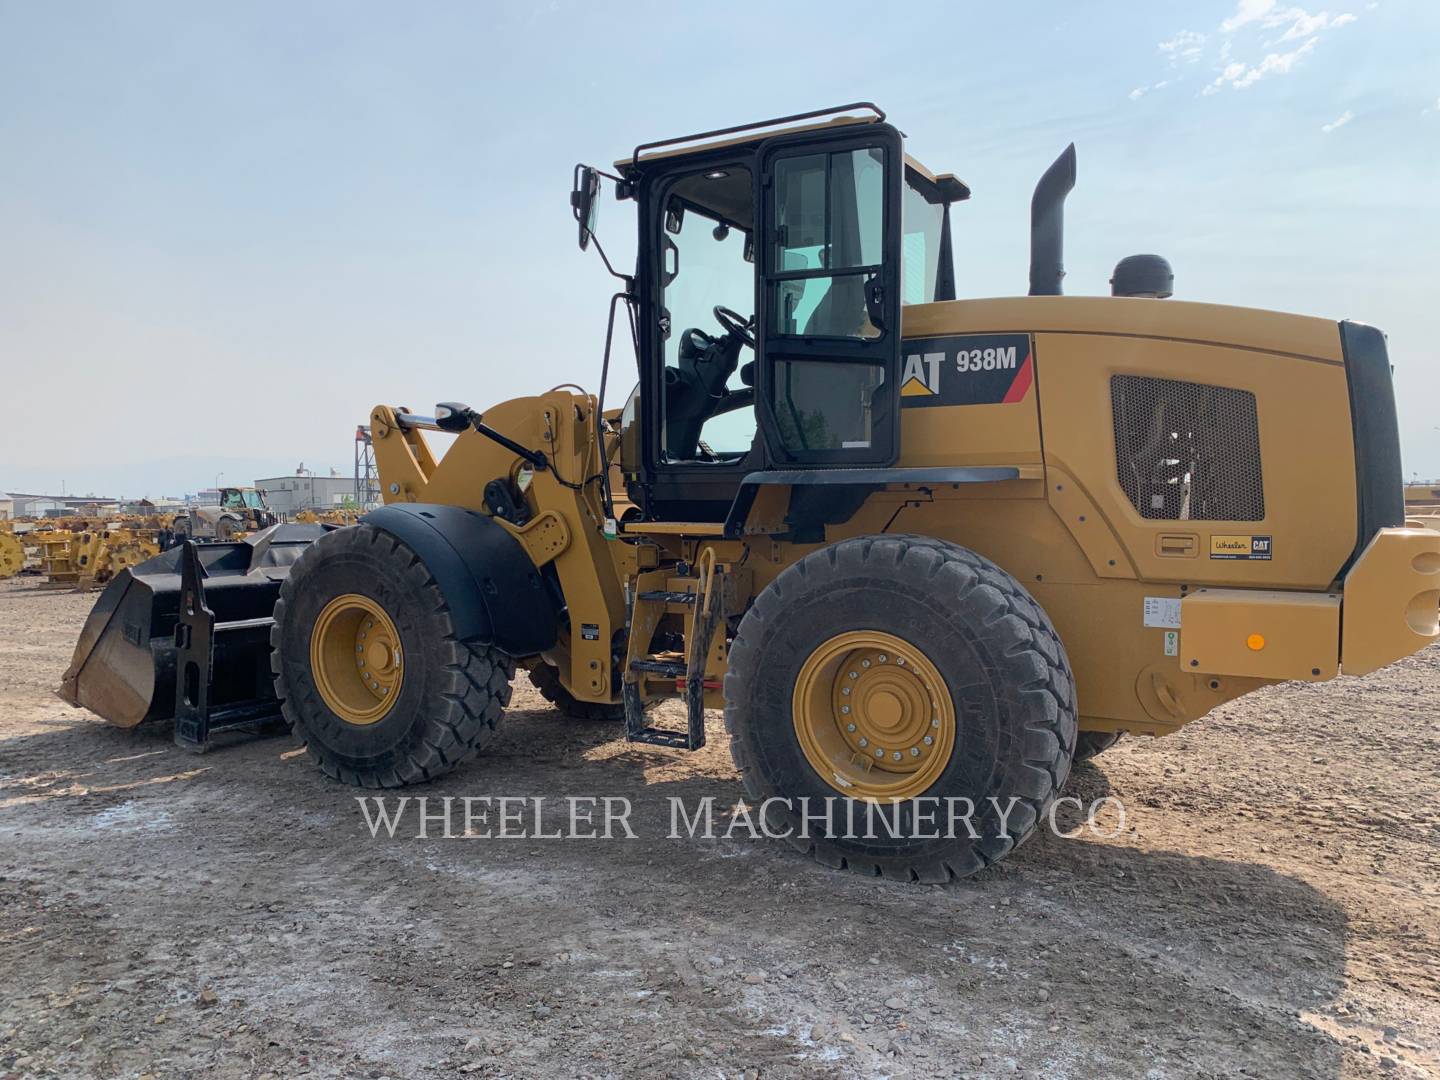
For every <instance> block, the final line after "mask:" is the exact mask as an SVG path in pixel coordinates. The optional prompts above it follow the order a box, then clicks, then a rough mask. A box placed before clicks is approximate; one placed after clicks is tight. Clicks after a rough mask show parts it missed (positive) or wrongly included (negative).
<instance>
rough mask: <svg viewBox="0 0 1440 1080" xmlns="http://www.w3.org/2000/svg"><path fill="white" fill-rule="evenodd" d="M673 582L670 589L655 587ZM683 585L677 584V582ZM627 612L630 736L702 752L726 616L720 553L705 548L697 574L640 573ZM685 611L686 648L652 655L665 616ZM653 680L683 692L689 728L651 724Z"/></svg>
mask: <svg viewBox="0 0 1440 1080" xmlns="http://www.w3.org/2000/svg"><path fill="white" fill-rule="evenodd" d="M665 584H669V585H670V586H672V587H671V588H655V587H654V586H656V585H665ZM677 584H678V585H682V586H683V587H682V588H674V587H673V586H675V585H677ZM627 614H628V616H629V617H628V620H627V621H628V624H629V629H630V633H629V637H628V640H629V649H628V651H627V654H626V661H625V670H624V672H623V674H622V676H621V700H622V701H623V702H624V706H625V738H626V739H627V740H629V741H630V742H637V743H648V744H650V745H652V746H673V747H676V748H677V749H682V750H699V749H700V748H701V747H702V746H704V745H705V691H706V690H707V689H717V688H718V684H717V683H713V682H712V683H709V684H707V683H706V681H705V670H706V667H707V666H708V664H709V659H710V650H711V648H712V647H713V645H714V643H715V632H716V630H718V629H719V627H720V622H721V620H722V619H723V618H724V614H725V589H724V570H723V568H722V567H721V566H720V565H719V564H717V563H716V561H715V553H714V552H713V551H711V550H709V549H706V550H705V551H704V552H703V553H702V555H701V558H700V562H699V565H698V566H697V568H696V572H695V575H694V577H689V578H687V577H686V576H684V574H683V573H682V574H677V573H676V570H675V569H673V568H671V569H664V570H652V571H647V572H645V573H642V574H640V575H638V576H637V577H636V579H635V592H634V595H633V597H632V599H631V602H630V610H629V612H628V613H627ZM667 614H681V615H683V616H684V620H685V635H684V636H685V649H684V651H683V653H682V652H675V651H670V652H660V653H650V652H648V651H643V650H648V649H649V648H650V644H651V640H652V639H653V637H654V635H655V628H656V627H657V626H658V625H659V623H660V620H661V618H663V617H664V616H665V615H667ZM649 681H663V682H666V683H669V684H671V685H673V686H674V687H675V689H677V690H679V691H681V692H682V694H683V696H684V700H685V730H684V731H676V730H674V729H673V728H660V727H652V726H650V725H649V724H648V723H647V721H646V716H645V688H646V683H647V682H649Z"/></svg>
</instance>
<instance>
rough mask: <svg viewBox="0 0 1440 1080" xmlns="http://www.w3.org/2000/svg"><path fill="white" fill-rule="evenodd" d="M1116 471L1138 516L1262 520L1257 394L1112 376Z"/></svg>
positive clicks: (1111, 389)
mask: <svg viewBox="0 0 1440 1080" xmlns="http://www.w3.org/2000/svg"><path fill="white" fill-rule="evenodd" d="M1110 401H1111V406H1112V409H1113V412H1114V419H1115V468H1116V471H1117V473H1118V474H1119V478H1120V486H1121V487H1122V488H1124V489H1125V494H1126V495H1127V496H1129V498H1130V501H1131V502H1132V503H1133V504H1134V505H1135V509H1136V510H1137V511H1139V513H1140V516H1141V517H1144V518H1150V519H1152V520H1158V521H1260V520H1261V519H1262V518H1264V517H1265V485H1264V481H1263V479H1262V476H1261V470H1260V425H1259V421H1258V419H1257V416H1256V410H1255V395H1254V394H1252V393H1251V392H1250V391H1248V390H1233V389H1231V388H1229V387H1225V386H1207V385H1205V384H1204V383H1191V382H1180V381H1178V380H1175V379H1152V378H1147V377H1145V376H1141V375H1115V376H1113V377H1112V378H1111V380H1110Z"/></svg>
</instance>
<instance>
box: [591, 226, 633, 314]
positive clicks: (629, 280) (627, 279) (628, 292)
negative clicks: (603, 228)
mask: <svg viewBox="0 0 1440 1080" xmlns="http://www.w3.org/2000/svg"><path fill="white" fill-rule="evenodd" d="M590 242H591V243H592V244H594V245H595V250H596V251H598V252H599V253H600V261H601V262H603V263H604V264H605V269H606V270H608V271H609V272H610V276H611V277H614V278H619V279H620V280H621V281H623V282H624V283H625V290H624V293H623V295H624V296H625V297H626V298H628V299H632V300H633V299H634V297H635V279H634V278H633V277H631V276H630V275H629V274H622V273H620V271H619V270H616V269H615V267H614V266H613V265H612V264H611V262H610V256H608V255H606V254H605V248H604V247H602V246H601V244H600V238H599V237H598V236H596V235H595V234H594V233H591V234H590Z"/></svg>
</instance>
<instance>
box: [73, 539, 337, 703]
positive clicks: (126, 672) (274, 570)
mask: <svg viewBox="0 0 1440 1080" xmlns="http://www.w3.org/2000/svg"><path fill="white" fill-rule="evenodd" d="M329 529H330V526H325V525H274V526H271V527H270V528H268V529H265V530H264V531H262V532H258V533H255V534H254V535H253V536H250V537H247V538H246V539H244V540H241V541H237V542H234V543H223V544H195V543H193V542H186V543H184V544H182V545H181V546H180V547H175V548H171V549H170V550H169V551H164V552H161V553H160V554H159V555H157V556H155V557H154V558H153V559H147V560H146V561H145V562H142V563H140V564H138V565H136V566H134V567H131V568H130V569H128V570H122V571H121V572H120V573H119V574H118V575H116V577H115V579H114V580H113V581H111V582H110V584H109V585H107V586H106V587H105V591H104V592H103V593H101V594H100V599H99V600H97V601H96V603H95V607H94V609H93V610H92V611H91V612H90V617H89V618H88V619H86V620H85V627H84V629H83V630H81V632H80V640H79V641H78V642H77V643H76V645H75V655H74V657H73V658H72V659H71V661H70V667H69V669H68V670H67V671H66V672H65V675H64V678H63V679H62V681H61V684H60V688H59V690H57V691H56V693H58V694H59V695H60V697H62V698H63V699H65V700H66V701H68V702H69V703H70V704H72V705H78V706H81V707H83V708H86V709H89V710H90V711H91V712H93V713H95V714H97V715H98V716H100V717H101V718H103V719H104V720H106V721H107V722H109V723H111V724H114V725H116V726H117V727H125V728H128V727H134V726H135V725H136V724H139V723H141V722H142V721H146V720H164V719H169V718H171V717H174V716H175V713H176V694H175V672H176V658H177V652H178V645H179V643H177V636H178V637H184V636H185V635H184V634H180V635H177V630H176V628H177V625H178V624H180V623H181V622H182V619H181V610H180V608H181V596H182V592H183V590H184V573H185V571H186V570H187V566H188V570H189V573H190V574H191V575H192V576H193V577H195V578H197V579H198V581H199V583H200V588H199V590H198V592H199V594H200V600H199V603H200V606H201V607H202V608H203V609H205V614H206V615H207V616H208V615H210V614H211V613H213V618H211V619H210V623H211V625H212V627H213V629H214V630H215V631H224V630H227V629H230V628H233V629H234V630H235V631H237V632H234V633H220V632H217V633H215V634H214V635H213V640H212V641H211V642H210V643H209V645H210V648H209V652H210V657H209V665H208V666H209V668H210V675H211V685H210V692H209V699H210V704H211V706H212V707H223V706H224V705H225V704H227V703H239V702H248V701H253V700H255V699H264V698H267V697H269V698H272V700H273V694H272V693H271V690H270V681H269V680H270V664H269V653H270V636H269V620H270V618H271V616H272V614H273V612H274V609H275V600H276V598H277V597H278V596H279V595H280V585H281V583H282V582H283V581H284V580H285V578H286V577H287V576H288V575H289V573H290V566H291V564H293V563H294V562H295V560H296V559H298V558H299V557H300V554H301V553H302V552H303V551H304V550H305V549H306V548H307V547H308V546H309V545H310V544H312V543H313V542H314V541H315V540H316V539H318V538H319V537H320V536H322V535H324V533H325V532H327V531H328V530H329ZM187 560H188V563H187ZM192 591H194V590H192Z"/></svg>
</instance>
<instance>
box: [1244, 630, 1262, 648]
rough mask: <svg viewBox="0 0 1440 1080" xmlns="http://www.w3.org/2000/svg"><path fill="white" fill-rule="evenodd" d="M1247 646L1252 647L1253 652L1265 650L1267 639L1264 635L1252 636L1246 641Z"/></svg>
mask: <svg viewBox="0 0 1440 1080" xmlns="http://www.w3.org/2000/svg"><path fill="white" fill-rule="evenodd" d="M1245 644H1246V645H1249V646H1250V649H1251V651H1252V652H1259V651H1260V650H1261V649H1263V648H1265V637H1264V635H1263V634H1251V635H1250V636H1249V637H1248V638H1246V639H1245Z"/></svg>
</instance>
